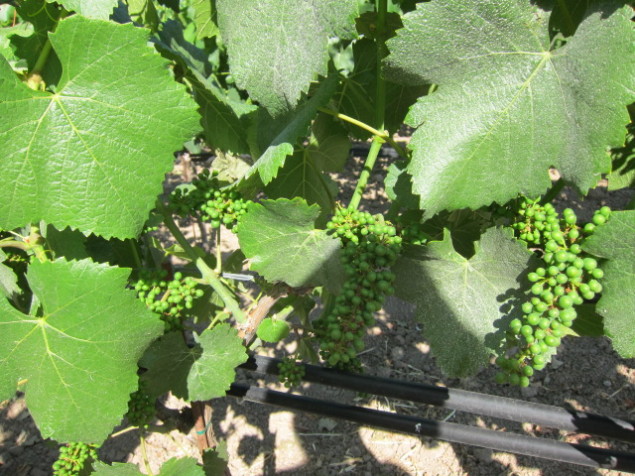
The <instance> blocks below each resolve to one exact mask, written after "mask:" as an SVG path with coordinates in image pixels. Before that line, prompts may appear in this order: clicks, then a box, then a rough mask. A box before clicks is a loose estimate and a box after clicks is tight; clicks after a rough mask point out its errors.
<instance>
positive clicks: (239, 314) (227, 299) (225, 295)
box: [157, 200, 245, 322]
mask: <svg viewBox="0 0 635 476" xmlns="http://www.w3.org/2000/svg"><path fill="white" fill-rule="evenodd" d="M157 209H158V210H159V212H160V213H161V214H162V215H163V221H164V223H165V226H166V227H167V228H168V230H170V233H172V236H174V239H175V240H176V241H177V242H178V243H179V245H181V247H182V248H183V250H184V251H185V253H186V254H187V255H188V257H189V258H190V259H191V260H192V261H193V262H194V263H195V264H196V267H197V268H198V270H199V271H200V273H201V276H202V278H203V280H204V282H205V283H206V284H208V285H210V286H211V287H212V289H213V290H214V291H216V293H217V294H218V296H219V297H220V298H221V300H222V301H223V304H225V307H226V308H227V309H228V310H229V312H231V313H232V315H233V316H234V318H235V319H236V321H238V322H245V313H244V312H243V311H242V309H240V306H239V305H238V302H237V301H236V299H234V296H233V295H232V293H231V291H230V290H229V289H228V288H227V286H225V284H224V283H223V282H222V281H221V279H220V277H219V276H218V275H217V274H216V273H215V272H214V270H213V269H212V268H210V267H209V266H208V265H207V263H206V262H205V260H204V259H203V258H201V257H200V256H199V255H198V253H197V252H196V250H195V249H194V248H193V247H192V245H190V243H189V242H188V241H187V239H186V238H185V236H183V233H181V230H180V229H179V227H178V226H177V225H176V223H175V222H174V219H173V218H172V213H171V212H170V211H169V210H168V208H167V207H166V206H165V205H164V204H163V202H161V200H157Z"/></svg>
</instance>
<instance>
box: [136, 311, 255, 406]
mask: <svg viewBox="0 0 635 476" xmlns="http://www.w3.org/2000/svg"><path fill="white" fill-rule="evenodd" d="M246 360H247V353H246V352H245V347H244V346H243V344H242V340H241V339H240V337H238V333H237V331H236V330H235V329H232V328H231V327H230V326H229V324H221V325H218V326H216V327H213V328H212V329H208V330H206V331H205V332H203V333H202V334H201V335H200V336H198V338H197V343H196V345H195V346H194V347H192V348H189V347H187V345H185V342H184V341H183V336H182V335H181V333H179V332H170V333H168V334H166V335H164V336H163V337H162V338H161V339H160V340H158V341H157V342H155V343H154V344H153V345H152V346H151V347H150V348H149V349H148V351H147V352H146V353H145V355H144V356H143V358H142V359H141V361H140V365H141V366H143V367H145V368H147V369H148V371H147V372H146V373H144V374H143V376H142V378H143V379H144V380H145V381H146V382H147V384H148V390H149V391H150V392H152V394H154V395H157V396H158V395H162V394H164V393H165V392H168V391H172V393H174V395H176V396H177V397H180V398H184V399H186V400H188V401H196V400H199V401H200V400H210V399H212V398H217V397H222V396H224V395H225V392H226V391H227V389H229V386H230V384H231V383H232V382H233V381H234V379H235V376H236V373H235V371H234V368H235V367H237V366H238V365H240V364H242V363H243V362H245V361H246Z"/></svg>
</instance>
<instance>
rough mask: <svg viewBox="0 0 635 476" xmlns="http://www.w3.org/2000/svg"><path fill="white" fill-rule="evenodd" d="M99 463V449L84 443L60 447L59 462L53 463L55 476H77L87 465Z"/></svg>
mask: <svg viewBox="0 0 635 476" xmlns="http://www.w3.org/2000/svg"><path fill="white" fill-rule="evenodd" d="M93 461H97V447H96V446H95V445H90V444H87V443H82V442H73V443H67V444H66V445H64V446H62V447H60V454H59V457H58V458H57V461H55V462H54V463H53V475H54V476H77V475H79V474H80V472H81V471H82V470H84V469H85V466H86V465H89V464H91V463H92V462H93Z"/></svg>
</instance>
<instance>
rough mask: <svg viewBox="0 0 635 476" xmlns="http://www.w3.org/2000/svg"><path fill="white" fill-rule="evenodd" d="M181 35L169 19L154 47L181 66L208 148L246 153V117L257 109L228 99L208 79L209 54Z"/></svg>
mask: <svg viewBox="0 0 635 476" xmlns="http://www.w3.org/2000/svg"><path fill="white" fill-rule="evenodd" d="M183 33H184V32H183V27H182V25H181V24H180V23H179V22H177V21H175V20H168V21H167V22H165V23H164V24H163V28H162V29H161V31H160V32H159V34H158V38H157V39H155V44H156V45H157V47H158V48H159V51H161V52H162V53H163V54H164V55H165V56H167V57H168V58H170V59H172V60H174V61H177V62H178V63H179V64H180V65H181V66H182V67H183V70H184V75H185V77H187V78H188V80H189V81H191V82H192V86H193V88H194V92H195V95H194V97H195V99H196V102H197V103H198V104H199V106H200V109H199V112H200V113H201V116H202V121H201V124H202V126H203V129H204V131H205V140H206V142H207V145H209V146H210V147H211V148H218V149H221V150H225V151H232V152H234V153H237V154H244V153H247V152H248V151H249V146H248V144H247V128H248V126H249V124H250V122H249V116H250V114H251V113H253V112H254V111H255V110H256V109H257V107H256V106H254V105H252V104H246V103H243V102H241V101H239V100H237V99H234V98H230V97H229V96H228V95H227V94H226V92H225V91H223V90H222V88H221V87H220V86H218V85H217V84H216V83H215V82H214V81H213V78H212V77H211V76H210V75H211V70H212V66H211V64H210V63H209V61H208V58H207V57H208V53H206V52H205V51H203V50H202V49H200V48H197V47H196V46H195V45H193V44H192V43H189V42H188V41H187V40H186V39H185V37H184V36H183Z"/></svg>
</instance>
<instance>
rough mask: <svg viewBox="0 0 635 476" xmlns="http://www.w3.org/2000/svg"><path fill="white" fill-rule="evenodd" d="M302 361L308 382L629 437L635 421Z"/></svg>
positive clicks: (256, 363)
mask: <svg viewBox="0 0 635 476" xmlns="http://www.w3.org/2000/svg"><path fill="white" fill-rule="evenodd" d="M280 362H281V361H280V360H279V359H273V358H270V357H264V356H255V357H250V358H249V360H248V361H247V362H246V363H244V364H243V365H242V366H241V367H242V368H244V369H247V370H250V371H254V372H258V373H267V374H276V375H277V374H278V364H279V363H280ZM302 366H303V367H304V370H305V375H304V377H303V378H302V379H303V380H305V381H308V382H313V383H319V384H323V385H330V386H333V387H338V388H345V389H348V390H353V391H357V392H363V393H369V394H373V395H381V396H384V397H391V398H397V399H400V400H408V401H411V402H418V403H425V404H428V405H434V406H438V407H444V408H449V409H452V410H460V411H465V412H468V413H473V414H476V415H483V416H488V417H493V418H501V419H504V420H509V421H515V422H520V423H534V424H537V425H541V426H545V427H549V428H558V429H562V430H567V431H575V432H581V433H587V434H591V435H597V436H604V437H607V438H615V439H618V440H623V441H629V442H635V423H634V422H631V421H627V420H620V419H618V418H611V417H606V416H602V415H596V414H593V413H586V412H582V411H576V410H567V409H564V408H561V407H556V406H552V405H545V404H541V403H533V402H526V401H523V400H515V399H512V398H506V397H498V396H494V395H487V394H483V393H477V392H470V391H467V390H458V389H452V388H447V387H437V386H435V385H430V384H425V383H413V382H406V381H403V380H395V379H389V378H382V377H371V376H367V375H361V374H354V373H349V372H343V371H339V370H335V369H330V368H324V367H318V366H316V365H308V364H303V365H302Z"/></svg>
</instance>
